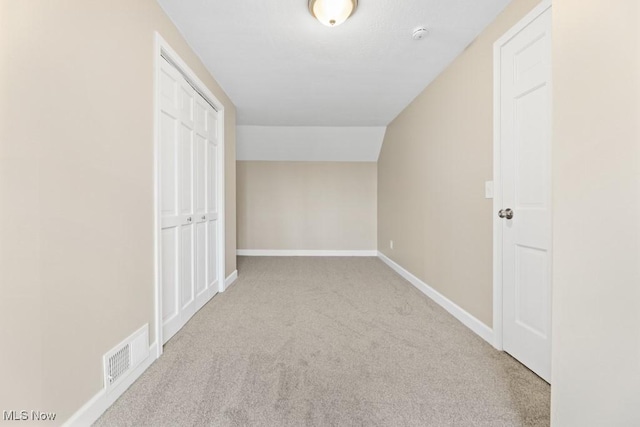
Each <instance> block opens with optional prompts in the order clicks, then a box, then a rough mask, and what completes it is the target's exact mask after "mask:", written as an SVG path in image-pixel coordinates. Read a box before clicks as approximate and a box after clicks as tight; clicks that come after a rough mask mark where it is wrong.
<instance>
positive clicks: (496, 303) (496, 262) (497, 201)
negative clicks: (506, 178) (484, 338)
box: [491, 0, 551, 350]
mask: <svg viewBox="0 0 640 427" xmlns="http://www.w3.org/2000/svg"><path fill="white" fill-rule="evenodd" d="M550 7H551V0H542V1H541V2H540V4H539V5H538V6H536V7H535V8H533V10H531V12H529V13H528V14H527V15H526V16H525V17H524V18H522V19H521V20H520V21H519V22H518V23H517V24H516V25H514V26H513V27H512V28H511V29H510V30H509V31H507V32H506V33H505V34H504V35H503V36H502V37H500V38H499V39H498V40H497V41H496V42H495V43H494V44H493V212H492V214H491V215H492V218H493V335H494V337H493V342H492V344H493V346H494V347H495V348H496V349H498V350H503V345H502V333H503V332H502V331H503V328H502V310H503V307H502V220H500V218H498V215H497V213H498V211H499V210H500V209H502V207H503V206H502V174H501V170H502V159H501V158H500V153H501V141H500V123H501V112H502V106H501V93H500V81H501V75H500V66H501V51H502V47H503V46H504V45H505V44H507V43H508V42H509V41H510V40H511V39H512V38H513V37H515V36H516V35H517V34H518V33H519V32H520V31H522V30H523V29H524V28H526V27H527V25H529V24H530V23H531V22H533V21H534V20H535V19H536V18H538V17H539V16H540V15H542V14H543V13H544V12H546V11H547V10H548V9H549V8H550Z"/></svg>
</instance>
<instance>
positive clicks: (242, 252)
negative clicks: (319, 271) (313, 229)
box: [236, 249, 378, 257]
mask: <svg viewBox="0 0 640 427" xmlns="http://www.w3.org/2000/svg"><path fill="white" fill-rule="evenodd" d="M236 253H237V254H238V256H347V257H351V256H358V257H364V256H378V251H376V250H372V251H367V250H361V251H333V250H297V249H238V250H237V252H236Z"/></svg>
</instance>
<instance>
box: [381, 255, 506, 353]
mask: <svg viewBox="0 0 640 427" xmlns="http://www.w3.org/2000/svg"><path fill="white" fill-rule="evenodd" d="M378 258H380V259H381V260H382V261H383V262H384V263H385V264H387V265H388V266H389V267H391V268H392V269H394V270H395V271H396V272H397V273H398V274H399V275H401V276H402V277H404V278H405V279H406V280H407V281H408V282H409V283H411V284H412V285H413V286H415V287H416V288H418V290H420V291H421V292H422V293H423V294H425V295H426V296H428V297H429V298H431V299H432V300H433V301H434V302H436V303H437V304H438V305H440V306H441V307H442V308H444V309H445V310H447V311H448V312H449V313H450V314H451V315H453V317H455V318H456V319H458V320H459V321H460V322H462V324H463V325H465V326H466V327H467V328H469V329H471V330H472V331H473V332H475V333H476V334H478V335H479V336H480V338H482V339H484V340H485V341H487V342H488V343H489V344H491V345H493V344H494V342H493V341H494V337H493V330H492V329H491V328H489V327H488V326H487V325H485V324H484V323H482V322H481V321H480V320H478V319H476V318H475V317H473V316H472V315H471V314H469V312H467V311H466V310H464V309H462V308H461V307H460V306H459V305H457V304H456V303H454V302H453V301H451V300H450V299H449V298H447V297H445V296H444V295H442V294H441V293H440V292H438V291H436V290H435V289H433V288H432V287H431V286H429V285H427V284H426V283H424V282H423V281H422V280H420V279H418V278H417V277H416V276H414V275H413V274H411V273H409V272H408V271H407V270H405V269H404V268H403V267H401V266H400V265H398V264H397V263H395V262H394V261H392V260H391V259H390V258H388V257H387V256H386V255H385V254H383V253H382V252H378Z"/></svg>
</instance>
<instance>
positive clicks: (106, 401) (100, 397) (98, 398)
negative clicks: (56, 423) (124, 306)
mask: <svg viewBox="0 0 640 427" xmlns="http://www.w3.org/2000/svg"><path fill="white" fill-rule="evenodd" d="M157 352H158V350H157V345H156V343H153V344H151V346H150V347H149V356H148V357H147V358H146V359H145V360H143V361H142V362H141V363H140V364H139V365H138V366H137V367H136V368H135V369H134V370H133V371H131V374H129V375H128V376H127V377H126V378H124V379H123V381H122V382H121V383H120V384H118V386H117V387H115V388H113V389H112V390H110V391H109V392H108V393H107V391H106V390H105V389H104V388H103V389H102V390H100V391H99V392H98V393H97V394H96V395H95V396H93V397H92V398H91V399H90V400H89V401H88V402H87V403H85V404H84V405H83V406H82V407H81V408H80V409H78V410H77V411H76V413H75V414H73V415H72V416H71V418H69V419H68V420H67V421H66V422H65V423H64V424H63V426H65V427H66V426H69V427H72V426H78V427H85V426H90V425H91V424H93V423H94V422H96V420H97V419H98V418H100V416H101V415H102V414H103V413H104V411H106V410H107V409H108V408H109V407H110V406H111V405H113V403H114V402H115V401H116V400H117V399H118V398H119V397H120V396H122V393H124V392H125V391H126V390H127V389H128V388H129V387H130V386H131V384H133V383H134V382H135V380H137V379H138V378H139V377H140V375H142V373H143V372H144V371H146V370H147V368H148V367H149V366H151V364H152V363H153V362H154V361H155V360H156V359H157Z"/></svg>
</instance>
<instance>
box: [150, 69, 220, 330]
mask: <svg viewBox="0 0 640 427" xmlns="http://www.w3.org/2000/svg"><path fill="white" fill-rule="evenodd" d="M160 96H161V100H160V147H159V151H160V185H159V188H160V221H161V237H160V254H161V259H160V262H161V266H160V269H161V276H160V280H161V286H160V289H161V292H162V328H163V341H164V342H166V341H167V340H169V338H171V337H172V336H173V335H174V334H175V333H176V332H177V331H178V330H180V328H182V326H184V324H185V323H186V322H187V321H188V320H189V319H190V318H191V316H193V314H194V313H195V312H196V311H197V310H198V309H199V308H200V307H202V306H203V305H204V304H205V303H206V302H207V301H209V299H211V297H212V296H213V295H214V294H215V293H216V291H217V289H218V287H217V285H218V281H217V262H218V260H217V256H216V255H217V254H216V251H215V247H216V245H217V240H216V236H217V230H216V227H217V225H218V223H217V212H216V211H215V209H214V210H211V209H210V207H209V205H210V203H211V202H210V200H211V199H214V200H215V198H216V197H217V188H215V187H214V188H211V187H210V185H211V179H210V176H215V174H216V165H217V163H215V162H214V163H211V162H210V158H211V157H213V158H214V159H215V156H216V150H217V119H216V112H215V110H213V108H212V107H211V106H210V105H209V104H208V103H207V102H206V101H205V100H204V99H203V98H202V97H201V96H200V95H199V94H198V93H197V92H195V90H194V89H193V88H192V87H191V86H190V85H189V83H187V81H186V80H185V79H184V77H183V76H182V75H181V74H180V72H179V71H178V70H176V69H175V68H174V67H173V66H172V65H170V64H169V63H168V62H166V61H162V66H161V72H160Z"/></svg>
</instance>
